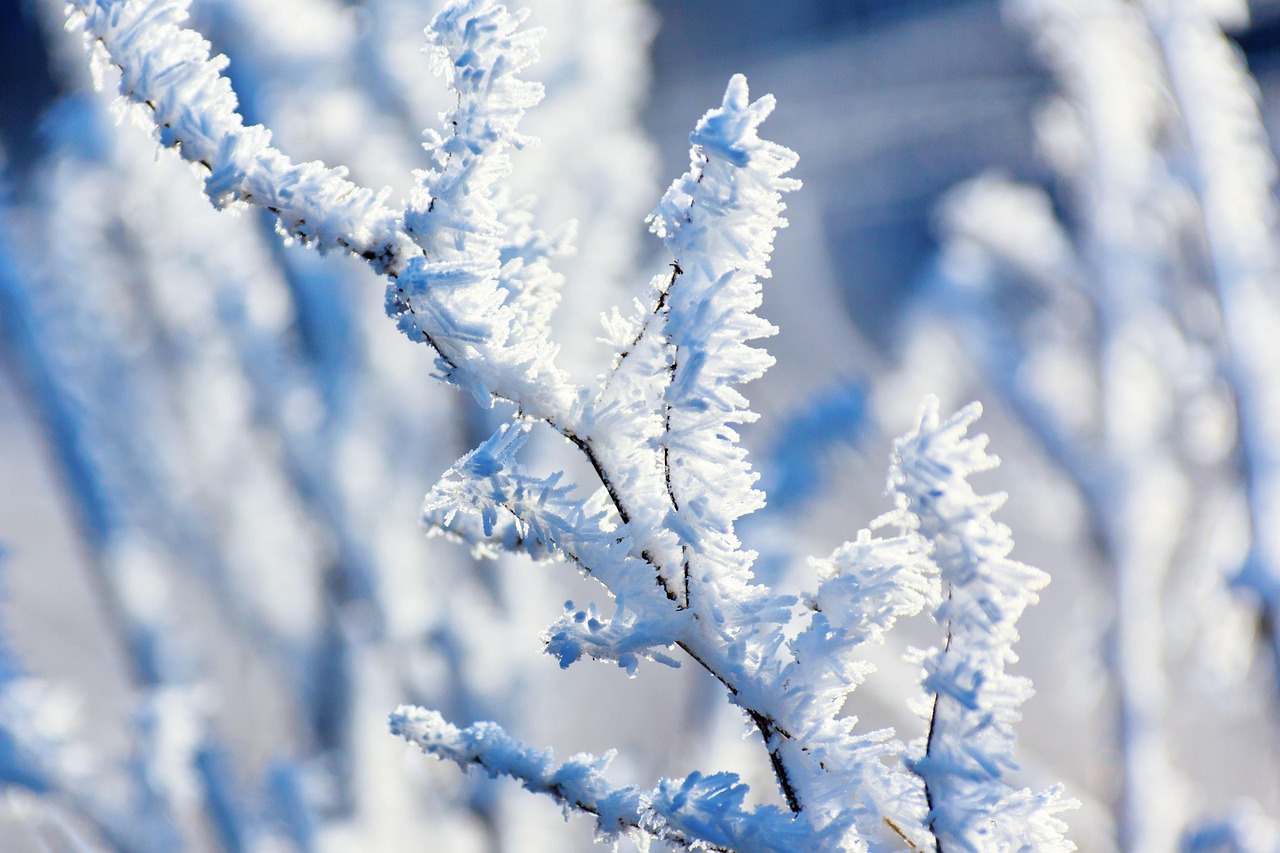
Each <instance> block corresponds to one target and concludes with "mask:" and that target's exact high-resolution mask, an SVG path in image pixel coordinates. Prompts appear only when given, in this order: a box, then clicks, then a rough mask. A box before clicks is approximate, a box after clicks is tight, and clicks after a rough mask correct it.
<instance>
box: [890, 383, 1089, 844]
mask: <svg viewBox="0 0 1280 853" xmlns="http://www.w3.org/2000/svg"><path fill="white" fill-rule="evenodd" d="M979 414H981V407H979V406H978V405H977V404H973V405H970V406H968V407H966V408H964V409H962V410H961V411H960V412H958V413H956V414H955V415H953V416H952V417H950V418H949V419H947V420H946V421H942V420H941V419H940V417H939V414H938V401H937V400H936V399H930V400H929V401H928V402H927V403H926V404H925V407H924V410H923V411H922V412H921V415H920V419H919V421H918V423H917V425H916V427H915V429H914V430H913V431H912V432H910V433H909V434H907V435H906V436H905V437H903V438H902V439H900V440H899V441H898V442H897V443H896V444H895V463H894V466H893V468H892V470H891V471H890V475H889V476H890V479H889V484H890V489H891V491H892V492H893V493H894V495H895V499H896V500H897V502H898V503H899V504H900V505H901V506H902V507H903V508H904V509H908V510H910V511H911V512H912V513H913V514H914V515H915V516H916V517H917V518H918V519H919V524H920V534H921V535H922V536H924V537H926V538H927V539H929V540H930V541H931V542H932V543H933V560H934V562H935V563H936V564H937V567H938V572H939V577H940V579H941V582H942V601H941V603H940V604H939V605H938V607H937V609H936V610H935V611H934V618H935V619H936V620H937V622H938V623H939V625H941V626H943V628H944V629H945V632H946V641H945V643H944V645H943V647H942V648H941V649H936V650H934V651H933V652H932V653H931V654H930V655H929V656H928V657H927V658H926V661H925V671H926V673H927V674H926V677H925V680H924V685H925V689H926V691H927V692H928V693H929V694H931V695H932V697H933V702H932V708H931V713H930V716H929V728H928V736H927V740H926V746H925V751H924V755H923V756H921V757H919V758H917V759H916V760H915V761H914V762H913V764H912V766H913V769H914V771H915V772H916V774H917V775H919V776H920V778H921V779H923V780H924V784H925V791H926V794H927V797H928V801H929V818H928V822H929V827H930V829H931V830H932V832H933V835H934V838H935V846H936V849H937V850H938V851H939V853H942V851H944V850H950V851H960V850H962V851H967V853H980V851H984V850H993V849H999V850H1003V849H1019V848H1026V847H1028V846H1030V847H1031V848H1032V849H1035V850H1045V851H1066V850H1074V849H1075V845H1074V844H1071V843H1070V842H1069V841H1067V840H1066V838H1065V837H1064V834H1063V833H1064V832H1065V830H1066V825H1065V824H1063V823H1062V821H1061V820H1059V819H1058V818H1057V817H1055V813H1056V812H1058V811H1060V810H1062V809H1064V808H1069V807H1071V806H1072V804H1071V803H1062V802H1060V801H1059V796H1060V792H1059V791H1058V790H1050V791H1047V792H1044V793H1040V794H1035V793H1032V792H1031V791H1030V790H1026V789H1023V790H1015V789H1014V788H1012V787H1011V786H1010V785H1009V782H1008V781H1007V775H1008V773H1009V772H1010V771H1011V770H1013V769H1015V767H1016V764H1015V762H1014V757H1013V756H1014V734H1013V726H1014V724H1015V723H1016V722H1017V721H1018V720H1019V719H1021V713H1020V712H1019V710H1018V707H1019V706H1020V705H1021V704H1022V703H1023V702H1024V701H1025V700H1026V699H1027V698H1029V697H1030V695H1031V692H1032V691H1031V685H1030V682H1029V681H1028V680H1027V679H1025V678H1022V677H1019V676H1014V675H1010V674H1009V673H1007V672H1006V671H1005V667H1006V666H1007V665H1008V664H1011V663H1014V662H1016V661H1017V655H1016V654H1015V653H1014V651H1013V646H1014V644H1015V643H1016V642H1017V639H1018V632H1017V629H1016V627H1015V624H1016V622H1017V620H1018V618H1019V617H1020V616H1021V615H1022V612H1023V610H1024V609H1025V608H1026V607H1027V605H1028V604H1031V603H1034V602H1035V601H1036V591H1037V590H1038V589H1040V588H1041V587H1043V586H1044V585H1045V584H1046V583H1048V580H1049V579H1048V576H1047V575H1046V574H1045V573H1044V572H1042V571H1040V570H1039V569H1036V568H1033V567H1031V566H1028V565H1025V564H1023V563H1019V562H1016V561H1014V560H1010V559H1009V558H1008V554H1009V551H1010V550H1011V549H1012V547H1013V541H1012V539H1011V538H1010V535H1009V529H1008V528H1007V527H1005V526H1004V525H1002V524H998V523H997V522H995V521H994V520H993V519H992V518H991V513H992V512H994V511H995V510H996V509H998V508H999V507H1000V505H1001V504H1003V503H1004V500H1005V496H1004V495H1000V494H997V495H985V496H984V495H978V494H977V493H976V492H975V491H974V490H973V487H972V486H971V485H970V483H969V481H968V477H969V476H971V475H972V474H975V473H980V472H982V471H986V470H990V469H992V468H994V467H996V465H998V464H999V460H998V459H996V458H995V457H993V456H990V455H989V454H987V452H986V436H982V435H979V436H976V437H968V436H966V434H965V433H966V432H967V430H968V428H969V426H970V425H971V424H972V423H973V422H974V421H975V420H977V418H978V416H979Z"/></svg>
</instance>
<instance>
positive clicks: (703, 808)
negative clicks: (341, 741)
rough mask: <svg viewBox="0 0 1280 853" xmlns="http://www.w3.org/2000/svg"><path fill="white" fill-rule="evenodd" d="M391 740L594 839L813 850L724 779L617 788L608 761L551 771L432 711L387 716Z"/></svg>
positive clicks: (547, 757)
mask: <svg viewBox="0 0 1280 853" xmlns="http://www.w3.org/2000/svg"><path fill="white" fill-rule="evenodd" d="M390 726H391V732H392V734H395V735H399V736H400V737H402V738H404V739H405V740H407V741H408V742H410V743H412V744H414V745H415V746H417V747H418V748H419V749H421V750H422V751H423V752H425V753H427V754H429V755H434V756H436V757H437V758H443V759H445V760H448V761H452V762H454V763H455V764H457V765H458V766H459V767H462V768H464V769H465V768H466V767H468V766H469V765H478V766H479V767H481V768H482V769H483V770H484V771H485V772H486V773H488V774H489V775H491V776H498V775H503V776H509V777H511V778H512V779H515V780H516V781H518V782H520V784H522V785H523V786H524V787H525V788H526V789H528V790H529V791H532V792H533V793H535V794H546V795H548V796H550V797H552V798H553V799H555V800H556V801H557V802H558V803H560V804H561V805H562V806H564V807H565V808H566V809H572V810H574V811H579V812H585V813H586V814H589V815H592V816H593V817H594V818H595V821H596V831H597V833H598V834H599V836H600V837H602V838H604V839H607V840H616V839H617V838H618V837H619V836H620V835H623V834H646V835H650V836H652V837H654V838H657V839H659V840H661V841H665V842H667V843H669V844H673V845H675V846H677V847H684V848H688V849H693V850H716V851H722V853H791V851H794V850H795V849H796V845H798V844H806V843H810V842H811V836H812V829H811V828H810V827H808V826H806V825H805V822H804V819H803V818H801V817H797V816H795V815H791V814H787V813H786V812H783V811H781V810H779V809H777V808H774V807H772V806H760V807H757V808H755V809H750V810H748V809H746V808H745V807H744V805H743V797H744V796H745V794H746V791H747V788H746V786H745V785H743V784H741V783H740V782H739V781H738V779H737V777H736V776H734V775H733V774H730V773H723V774H717V775H715V776H702V775H701V774H698V773H694V774H691V775H690V776H688V777H686V778H684V779H663V780H662V781H661V782H660V783H659V784H658V787H657V788H655V789H654V790H652V791H641V790H639V789H637V788H630V787H627V788H619V787H617V786H615V785H613V784H612V783H610V782H609V781H608V780H607V779H606V778H605V777H604V771H605V769H606V768H607V767H608V765H609V763H610V761H611V760H612V758H613V756H612V755H611V754H610V755H606V756H605V757H603V758H596V757H594V756H592V755H587V754H582V755H576V756H574V757H572V758H570V759H569V760H568V761H566V762H564V763H557V762H556V760H555V758H554V756H553V755H552V754H551V751H550V750H536V749H531V748H530V747H528V746H525V745H524V744H522V743H520V742H519V741H518V740H516V739H514V738H512V737H511V736H510V735H508V734H507V733H506V732H505V731H503V730H502V727H501V726H498V725H497V724H495V723H478V724H476V725H473V726H468V727H467V728H463V729H460V728H458V727H456V726H453V725H451V724H450V723H448V722H446V721H445V720H444V718H443V717H441V716H440V715H439V714H437V713H435V712H434V711H427V710H424V709H422V708H414V707H411V706H407V705H405V706H401V707H400V708H397V709H396V711H395V712H394V713H393V714H392V715H391V719H390Z"/></svg>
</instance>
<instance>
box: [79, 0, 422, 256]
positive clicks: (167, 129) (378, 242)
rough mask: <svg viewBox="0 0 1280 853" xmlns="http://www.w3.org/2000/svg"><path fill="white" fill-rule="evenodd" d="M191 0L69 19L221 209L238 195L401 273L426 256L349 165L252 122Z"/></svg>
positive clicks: (290, 230) (291, 228) (102, 8)
mask: <svg viewBox="0 0 1280 853" xmlns="http://www.w3.org/2000/svg"><path fill="white" fill-rule="evenodd" d="M188 6H189V0H72V2H69V3H68V4H67V11H68V15H69V17H68V26H70V27H72V28H74V29H78V30H81V31H82V32H83V33H84V36H85V39H86V42H87V43H88V46H89V48H90V52H91V54H92V57H93V61H94V69H95V74H96V75H98V77H99V79H101V76H102V75H104V74H105V73H106V72H107V69H108V68H111V67H114V68H115V69H117V71H118V72H119V75H120V79H119V82H118V86H119V89H120V94H121V95H122V97H124V98H125V99H126V101H128V102H129V103H130V104H131V105H132V106H135V107H137V108H143V109H145V110H146V111H147V112H148V113H149V116H148V121H149V122H150V123H151V124H153V125H154V126H155V127H156V128H157V131H158V134H159V141H160V143H161V144H162V145H165V146H166V147H170V148H174V149H176V150H177V151H178V152H179V153H181V155H182V157H183V159H185V160H187V161H188V162H190V163H194V164H198V165H199V166H200V167H202V168H203V169H204V170H205V172H206V173H207V175H206V177H205V185H204V189H205V193H206V194H207V195H208V196H209V199H210V200H211V201H212V202H213V203H214V204H215V205H217V206H219V207H225V206H228V205H233V204H236V203H239V202H243V203H248V204H252V205H254V206H255V207H260V208H263V209H265V210H269V211H271V212H272V213H274V214H275V215H276V217H277V220H278V223H279V227H280V229H281V231H282V232H283V233H284V234H286V235H288V236H290V237H293V238H296V239H298V240H301V241H303V242H305V243H308V244H312V245H315V246H316V247H317V248H318V249H320V250H321V251H328V250H342V251H347V252H351V253H352V254H354V255H357V256H360V257H363V258H365V259H366V260H368V261H369V262H370V263H372V264H373V265H374V267H375V269H378V270H379V271H381V272H385V273H388V274H395V273H397V272H398V271H399V270H400V269H402V268H403V267H404V264H405V263H406V262H407V261H408V259H409V257H411V256H413V255H414V254H417V252H416V250H415V248H414V246H413V243H412V241H411V240H410V239H409V238H408V237H407V235H405V234H404V232H403V230H402V215H401V214H400V213H399V212H398V211H396V210H394V209H392V208H390V207H388V206H387V204H386V193H385V192H382V193H375V192H373V191H372V190H369V189H367V188H364V187H360V186H357V185H356V184H354V183H352V182H351V181H348V180H347V179H346V175H347V171H346V169H345V168H342V167H338V168H329V167H327V166H325V165H324V164H322V163H318V162H311V163H302V164H296V163H294V162H292V161H291V160H290V159H289V158H288V157H287V156H286V155H285V154H283V153H282V152H280V151H278V150H277V149H275V148H273V147H272V145H271V133H270V131H268V130H267V129H266V128H264V127H261V126H258V125H250V126H246V125H245V124H244V121H243V119H242V118H241V117H240V114H239V113H238V112H237V111H236V107H237V104H236V97H235V93H234V92H233V91H232V90H231V83H230V81H228V80H227V78H226V77H224V76H223V75H222V70H223V69H224V68H225V67H226V59H225V58H224V57H214V58H210V56H209V49H210V48H209V43H208V42H207V41H205V40H204V38H202V37H201V36H200V35H199V34H198V33H195V32H193V31H192V30H189V29H185V28H183V26H182V24H183V22H184V21H185V20H186V19H187V15H188V12H187V9H188Z"/></svg>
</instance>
